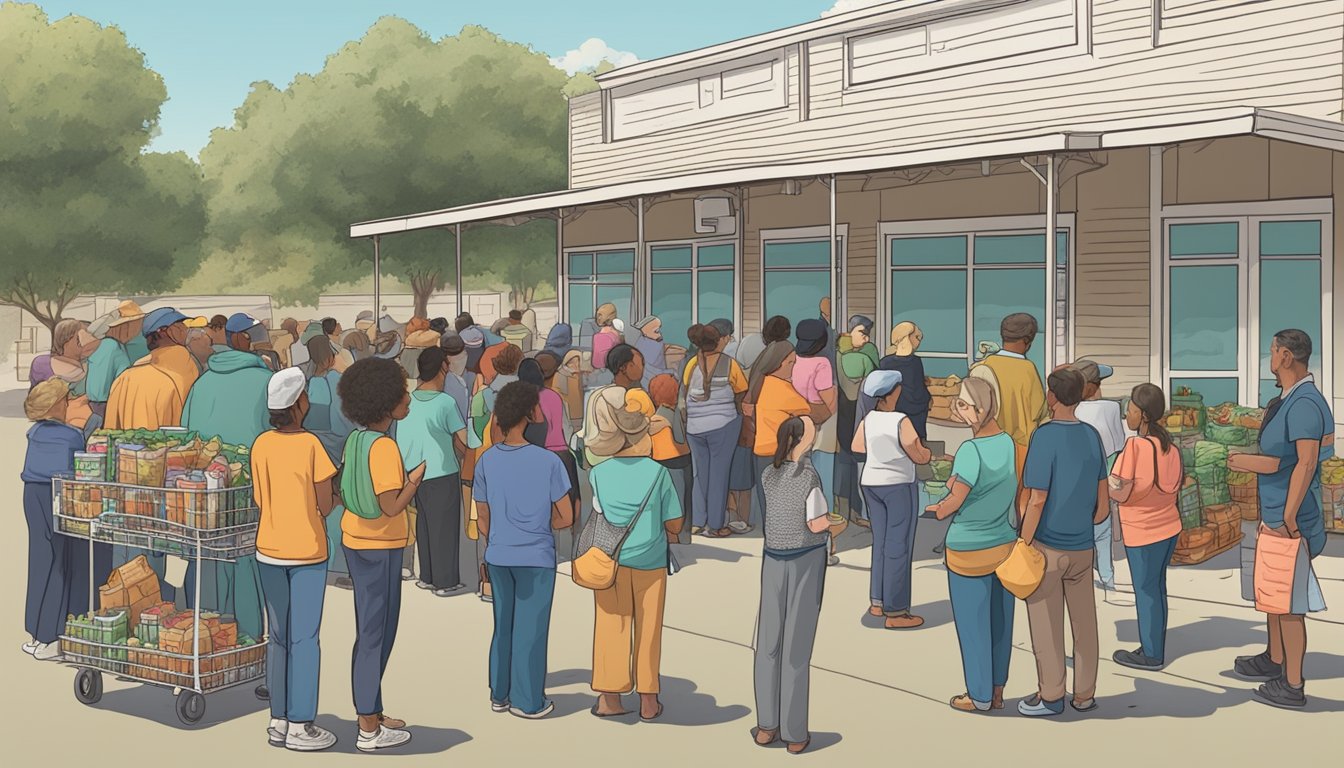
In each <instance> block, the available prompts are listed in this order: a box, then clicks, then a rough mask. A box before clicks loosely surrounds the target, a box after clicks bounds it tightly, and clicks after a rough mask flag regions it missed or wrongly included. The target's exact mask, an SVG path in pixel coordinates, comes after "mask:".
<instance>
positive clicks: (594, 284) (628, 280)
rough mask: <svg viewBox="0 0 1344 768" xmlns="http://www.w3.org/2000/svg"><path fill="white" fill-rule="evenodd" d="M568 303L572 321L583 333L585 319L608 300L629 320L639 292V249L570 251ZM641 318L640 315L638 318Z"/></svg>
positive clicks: (568, 256)
mask: <svg viewBox="0 0 1344 768" xmlns="http://www.w3.org/2000/svg"><path fill="white" fill-rule="evenodd" d="M567 259H568V263H567V264H566V267H567V269H566V282H567V283H568V295H567V296H566V302H565V306H566V308H567V310H568V311H567V315H568V320H569V324H570V325H571V326H573V328H574V330H575V331H576V333H581V331H582V327H583V324H584V321H585V320H590V319H592V317H593V314H594V312H596V310H597V308H598V307H600V306H602V305H603V304H606V303H608V302H610V303H612V304H615V305H616V315H617V317H620V318H621V319H622V320H626V321H629V320H631V318H630V313H631V311H632V307H633V300H634V294H635V252H634V251H631V250H613V251H587V252H573V253H569V254H567ZM636 319H637V318H636Z"/></svg>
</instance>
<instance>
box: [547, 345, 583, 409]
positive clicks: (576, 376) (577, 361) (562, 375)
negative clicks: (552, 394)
mask: <svg viewBox="0 0 1344 768" xmlns="http://www.w3.org/2000/svg"><path fill="white" fill-rule="evenodd" d="M571 363H573V366H574V373H573V374H570V373H569V372H568V369H569V366H570V364H571ZM582 369H583V353H582V352H579V350H577V349H571V350H570V351H568V352H566V353H565V356H564V358H563V359H562V360H561V361H560V368H559V370H557V371H556V374H555V379H554V380H553V381H552V382H551V385H552V386H553V387H554V388H555V391H556V392H559V393H560V397H562V398H564V401H565V412H566V413H567V414H569V418H570V420H571V421H577V420H580V419H582V418H583V380H582V377H583V373H582Z"/></svg>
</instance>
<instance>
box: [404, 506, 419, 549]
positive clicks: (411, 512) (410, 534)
mask: <svg viewBox="0 0 1344 768" xmlns="http://www.w3.org/2000/svg"><path fill="white" fill-rule="evenodd" d="M419 514H420V513H419V511H418V510H416V508H415V505H414V504H411V505H409V506H407V507H406V526H407V528H408V529H409V530H407V532H406V546H408V547H409V546H412V545H414V544H415V519H416V518H417V517H418V516H419Z"/></svg>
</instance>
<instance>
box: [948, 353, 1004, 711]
mask: <svg viewBox="0 0 1344 768" xmlns="http://www.w3.org/2000/svg"><path fill="white" fill-rule="evenodd" d="M953 408H955V411H954V415H955V416H956V418H957V420H958V421H960V422H962V423H964V424H966V425H967V426H969V427H970V428H971V432H972V434H973V435H974V437H972V438H971V439H970V440H967V441H966V442H964V443H962V444H961V447H960V448H958V449H957V456H956V459H955V460H954V461H953V464H952V480H951V481H950V482H949V483H948V487H949V490H950V493H948V495H947V497H946V498H944V499H943V500H942V501H940V502H938V503H937V504H934V505H932V506H930V507H929V508H928V511H929V512H931V513H933V515H934V517H936V518H938V519H939V520H945V519H947V518H949V517H950V518H952V523H951V525H949V526H948V528H947V548H946V550H945V554H944V563H945V565H946V566H947V592H948V597H949V598H951V600H952V621H953V623H954V624H955V625H956V627H957V641H958V644H959V645H960V646H961V669H962V673H963V675H964V677H965V679H966V692H965V693H963V694H961V695H960V696H956V697H954V698H953V699H952V700H951V701H950V702H949V704H951V705H952V708H953V709H955V710H958V711H961V712H988V711H990V710H991V709H1003V687H1004V686H1005V685H1006V684H1007V683H1008V667H1009V664H1010V662H1011V661H1012V655H1013V612H1014V609H1015V608H1016V601H1015V599H1014V598H1013V593H1011V592H1009V591H1008V590H1007V589H1006V588H1004V586H1003V582H1001V581H999V577H998V575H997V574H996V573H995V569H996V568H998V567H999V565H1000V564H1001V563H1003V561H1005V560H1007V559H1008V556H1009V555H1010V554H1012V551H1013V543H1014V542H1015V541H1016V540H1017V532H1016V531H1014V530H1013V524H1012V518H1011V515H1012V511H1013V500H1014V499H1015V498H1016V496H1017V473H1016V470H1015V469H1014V467H1015V466H1016V465H1017V457H1016V453H1015V451H1014V450H1013V439H1012V438H1011V437H1009V436H1008V435H1007V433H1005V432H1004V431H1003V430H1002V429H1000V428H999V424H998V422H997V421H995V419H994V417H995V415H996V414H997V413H998V403H997V402H995V400H994V388H993V387H991V386H990V385H989V383H988V382H986V381H982V380H980V379H966V380H965V381H963V382H962V383H961V394H960V395H959V396H958V397H957V399H956V400H955V401H954V403H953Z"/></svg>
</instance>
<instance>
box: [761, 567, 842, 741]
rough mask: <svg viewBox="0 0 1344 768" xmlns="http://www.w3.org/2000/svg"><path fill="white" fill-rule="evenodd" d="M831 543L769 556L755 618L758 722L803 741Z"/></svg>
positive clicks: (805, 732) (783, 736)
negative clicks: (794, 554) (785, 556)
mask: <svg viewBox="0 0 1344 768" xmlns="http://www.w3.org/2000/svg"><path fill="white" fill-rule="evenodd" d="M826 556H827V548H826V547H824V546H823V547H817V548H816V549H813V550H812V551H810V552H805V553H803V554H802V555H799V556H797V557H793V558H790V559H787V560H786V559H783V558H779V557H774V556H772V555H769V554H767V555H766V556H765V558H764V564H763V565H762V566H761V610H760V614H759V616H758V617H757V620H756V657H755V658H756V672H755V677H756V724H757V725H758V726H760V727H761V728H762V729H765V730H774V729H776V728H778V729H779V736H780V738H782V739H783V740H784V741H786V742H789V743H791V744H801V743H803V742H805V741H807V740H808V739H809V738H810V736H809V734H808V730H807V699H808V688H809V685H810V683H811V664H812V644H813V641H815V640H816V637H817V621H818V619H819V618H820V616H821V593H822V590H823V588H824V587H825V584H826Z"/></svg>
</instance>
